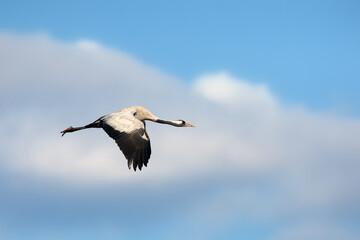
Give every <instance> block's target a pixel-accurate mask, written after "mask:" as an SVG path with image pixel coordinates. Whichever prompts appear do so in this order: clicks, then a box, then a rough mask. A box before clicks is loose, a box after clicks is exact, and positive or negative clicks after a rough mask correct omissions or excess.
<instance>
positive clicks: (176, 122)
mask: <svg viewBox="0 0 360 240" xmlns="http://www.w3.org/2000/svg"><path fill="white" fill-rule="evenodd" d="M171 122H173V123H175V124H182V121H177V120H176V121H171Z"/></svg>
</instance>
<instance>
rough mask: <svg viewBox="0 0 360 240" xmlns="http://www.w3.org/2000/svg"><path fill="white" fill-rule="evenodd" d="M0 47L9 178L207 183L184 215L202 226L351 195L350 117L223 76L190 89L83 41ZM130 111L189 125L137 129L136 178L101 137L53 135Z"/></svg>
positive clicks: (309, 210)
mask: <svg viewBox="0 0 360 240" xmlns="http://www.w3.org/2000/svg"><path fill="white" fill-rule="evenodd" d="M84 50H85V51H84ZM0 52H1V53H2V54H0V63H1V64H0V79H1V83H0V85H1V89H0V93H1V96H0V100H1V101H2V103H0V106H1V112H0V117H1V126H0V134H1V136H3V137H2V139H1V142H0V144H1V145H0V150H1V152H0V153H1V157H2V158H1V165H0V166H1V168H2V171H6V172H7V173H9V174H16V175H19V176H23V177H34V178H36V179H38V180H41V181H45V182H47V181H54V182H57V183H63V184H66V185H67V186H69V187H70V188H71V187H72V186H77V187H80V188H82V187H86V188H94V189H93V191H96V189H97V188H95V187H94V185H98V187H100V188H101V187H104V186H109V185H116V186H134V187H139V186H143V185H146V186H150V185H151V186H152V187H154V188H159V189H160V190H159V191H163V192H165V193H166V191H167V190H169V189H172V187H173V186H174V185H176V186H181V187H183V188H185V189H187V187H188V186H191V187H196V186H201V185H202V184H204V182H206V183H208V184H213V186H212V187H209V189H208V190H207V191H205V190H204V191H203V192H202V194H203V195H201V194H200V193H192V194H193V195H191V196H192V200H191V202H192V205H191V206H190V207H189V208H188V209H190V210H188V211H189V214H190V215H191V217H194V216H197V219H201V220H204V219H205V220H206V219H208V216H207V215H206V214H204V213H206V212H208V213H212V212H213V210H214V209H215V210H214V211H215V212H216V211H218V212H219V214H218V215H216V214H215V215H213V217H214V219H215V220H214V221H216V219H217V216H221V219H235V220H236V219H238V218H239V216H245V217H246V218H251V219H256V220H259V221H267V220H269V219H270V221H280V220H281V219H286V218H287V217H289V216H292V217H293V218H298V219H300V220H304V219H305V220H306V219H307V217H305V215H310V216H312V215H313V212H314V211H315V210H316V211H317V212H318V213H319V214H320V215H321V216H325V213H327V214H330V215H331V216H332V218H336V213H337V212H338V211H349V210H344V209H343V206H344V205H348V206H350V210H353V208H354V207H351V206H353V205H354V203H356V202H357V201H358V200H360V192H359V190H358V188H357V183H358V182H359V181H360V177H359V174H358V170H359V169H360V166H359V161H358V159H360V153H359V151H358V143H359V142H360V121H359V120H358V119H349V118H342V117H338V116H332V115H326V114H319V113H313V112H309V111H307V110H306V109H300V108H291V107H284V106H283V104H282V103H281V102H279V100H277V99H276V97H275V96H274V95H273V94H272V93H271V92H270V90H269V89H268V88H267V86H266V85H263V84H251V83H249V82H247V81H245V80H242V79H238V78H236V77H234V76H231V75H230V74H227V73H225V72H223V73H217V74H207V75H203V76H201V77H199V78H197V79H196V81H195V83H194V90H195V91H194V92H195V93H194V92H193V91H192V90H193V89H189V87H187V86H185V85H183V84H181V82H179V81H178V80H177V79H176V78H174V77H172V76H169V75H167V74H165V73H162V72H161V71H159V70H157V69H154V68H152V67H149V66H147V65H145V64H144V63H141V62H140V61H138V60H136V59H134V58H133V57H131V56H129V55H127V54H124V53H122V52H119V51H114V50H111V49H108V48H106V47H104V46H101V45H100V44H98V43H94V42H92V41H89V40H81V41H78V42H75V43H68V44H64V43H59V42H56V41H54V40H53V39H51V38H49V37H47V36H44V35H41V36H17V35H10V34H4V33H3V34H0ZM130 105H144V106H145V107H147V108H148V109H149V110H150V111H152V112H153V113H154V114H155V115H157V116H159V117H163V118H168V119H174V120H176V119H185V120H186V121H188V122H190V123H193V124H195V125H196V126H197V127H196V128H185V129H182V128H173V127H171V126H164V125H157V124H154V123H148V124H147V128H148V132H149V135H150V138H151V141H152V149H153V153H152V157H151V159H150V163H149V166H148V167H147V168H145V169H143V171H141V172H136V173H134V172H132V171H129V170H128V169H127V166H126V161H125V159H124V157H123V155H122V153H121V152H120V151H119V149H118V148H117V146H116V144H115V143H114V142H113V140H112V139H110V138H108V137H107V135H106V134H105V133H103V132H102V131H101V130H98V129H95V130H86V131H82V132H77V133H73V134H68V135H65V136H64V137H63V138H61V137H60V133H59V132H60V131H61V130H63V129H64V128H66V127H68V125H73V126H77V125H85V124H87V123H90V122H91V121H93V120H95V119H97V118H98V117H99V116H101V115H104V114H106V113H110V112H112V111H116V110H118V109H120V108H123V107H127V106H130ZM191 187H189V188H191ZM199 188H200V187H199ZM189 191H190V190H189ZM177 197H178V198H181V197H184V196H177ZM154 198H156V196H154ZM164 207H168V208H171V207H174V206H164ZM185 215H186V214H185ZM334 216H335V217H334ZM326 217H327V216H326ZM310 218H311V217H310ZM0 220H1V219H0ZM229 221H232V220H229ZM223 222H227V221H226V220H223ZM206 224H207V221H204V228H207V226H206ZM215 225H216V224H215ZM300 230H301V229H300ZM304 231H305V230H304ZM306 231H307V230H306ZM287 234H290V235H291V234H292V233H284V235H283V236H288V235H287ZM279 235H281V234H280V233H279ZM290 235H289V236H290Z"/></svg>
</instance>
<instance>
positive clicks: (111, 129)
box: [100, 112, 151, 171]
mask: <svg viewBox="0 0 360 240" xmlns="http://www.w3.org/2000/svg"><path fill="white" fill-rule="evenodd" d="M130 113H131V114H127V113H121V114H116V115H110V116H108V117H105V118H104V119H102V120H101V123H100V124H101V127H102V128H103V129H104V130H105V132H106V133H107V134H108V135H109V136H110V137H111V138H113V139H114V140H115V141H116V143H117V145H118V146H119V148H120V149H121V151H122V152H123V154H124V156H125V157H126V159H127V160H128V167H129V169H131V165H133V168H134V170H135V171H136V168H137V167H138V168H139V169H140V170H141V169H142V167H143V165H145V167H146V166H147V163H148V162H149V158H150V154H151V147H150V139H149V136H148V134H147V133H146V130H145V124H144V123H143V122H142V121H140V120H138V119H137V118H135V117H134V115H133V113H132V112H130Z"/></svg>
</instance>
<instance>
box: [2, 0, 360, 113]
mask: <svg viewBox="0 0 360 240" xmlns="http://www.w3.org/2000/svg"><path fill="white" fill-rule="evenodd" d="M1 5H2V7H1V10H0V28H1V29H2V30H8V31H17V32H27V33H33V32H46V33H48V34H50V35H51V36H53V37H55V38H57V39H60V40H64V41H74V40H78V39H79V38H86V39H92V40H94V41H98V42H100V43H102V44H105V45H107V46H111V47H113V48H116V49H119V50H122V51H125V52H128V53H130V54H132V55H133V56H136V57H137V58H139V59H140V60H142V61H144V62H146V63H149V64H151V65H153V66H155V67H158V68H160V69H162V70H163V71H166V72H168V73H170V74H173V75H175V76H177V77H180V78H181V79H182V80H183V81H188V82H191V81H193V80H194V78H195V77H197V76H198V75H200V74H202V73H204V72H214V71H219V70H225V71H229V72H231V73H232V74H235V75H236V76H239V77H241V78H245V79H247V80H248V81H251V82H264V83H266V84H267V85H268V86H269V87H270V88H271V89H272V90H273V91H274V92H275V93H276V94H277V95H278V97H280V98H283V99H284V100H286V101H288V102H290V103H293V104H304V105H306V106H307V107H309V108H311V109H315V110H325V111H336V112H340V113H342V114H350V115H354V114H355V115H358V114H359V111H358V109H360V99H359V94H358V89H360V86H359V75H360V72H359V67H358V66H359V64H360V47H359V42H360V30H359V28H358V22H359V20H360V19H359V15H358V12H359V10H360V4H359V3H358V1H221V2H220V1H181V2H178V3H175V2H170V1H61V2H53V1H51V2H49V1H30V2H29V1H3V2H2V4H1Z"/></svg>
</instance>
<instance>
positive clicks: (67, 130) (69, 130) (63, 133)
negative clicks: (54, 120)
mask: <svg viewBox="0 0 360 240" xmlns="http://www.w3.org/2000/svg"><path fill="white" fill-rule="evenodd" d="M72 130H73V127H72V126H70V127H68V128H67V129H65V130H64V131H61V132H60V133H62V135H61V136H64V135H65V133H67V132H72Z"/></svg>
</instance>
